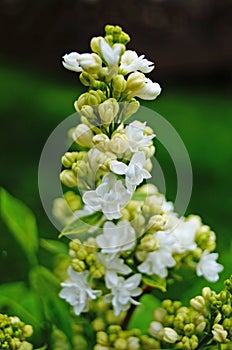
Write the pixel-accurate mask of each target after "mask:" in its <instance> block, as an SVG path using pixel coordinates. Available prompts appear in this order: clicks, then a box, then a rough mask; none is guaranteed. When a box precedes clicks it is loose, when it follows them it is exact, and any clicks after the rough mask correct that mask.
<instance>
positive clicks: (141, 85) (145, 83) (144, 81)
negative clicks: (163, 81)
mask: <svg viewBox="0 0 232 350" xmlns="http://www.w3.org/2000/svg"><path fill="white" fill-rule="evenodd" d="M125 91H127V93H128V95H127V98H128V99H131V98H132V97H139V98H142V99H144V100H154V99H155V98H156V97H157V96H159V94H160V93H161V87H160V85H159V84H158V83H153V82H152V81H151V79H149V78H146V76H145V75H144V74H143V73H140V72H134V73H131V74H130V75H129V76H128V79H127V86H126V90H125Z"/></svg>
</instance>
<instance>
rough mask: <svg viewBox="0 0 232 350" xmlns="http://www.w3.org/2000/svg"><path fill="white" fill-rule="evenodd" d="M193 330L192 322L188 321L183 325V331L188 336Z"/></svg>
mask: <svg viewBox="0 0 232 350" xmlns="http://www.w3.org/2000/svg"><path fill="white" fill-rule="evenodd" d="M194 331H195V326H194V324H193V323H188V324H186V325H185V326H184V333H185V335H187V336H188V337H189V336H191V335H193V333H194Z"/></svg>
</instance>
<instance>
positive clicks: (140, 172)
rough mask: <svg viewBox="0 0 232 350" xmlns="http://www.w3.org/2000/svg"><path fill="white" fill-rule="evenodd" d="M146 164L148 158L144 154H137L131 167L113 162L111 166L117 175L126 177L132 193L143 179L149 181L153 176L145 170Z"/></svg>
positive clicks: (127, 185)
mask: <svg viewBox="0 0 232 350" xmlns="http://www.w3.org/2000/svg"><path fill="white" fill-rule="evenodd" d="M145 162H146V156H145V153H144V152H137V153H135V154H134V155H133V156H132V158H131V160H130V163H129V165H126V164H125V163H122V162H119V161H117V160H113V161H112V162H111V164H110V169H111V171H113V173H115V174H119V175H125V176H126V187H127V188H128V190H129V191H130V192H133V191H134V190H135V188H136V186H138V185H139V184H141V182H143V179H149V178H150V177H151V174H150V173H149V172H148V171H147V170H145V169H144V168H143V167H144V164H145Z"/></svg>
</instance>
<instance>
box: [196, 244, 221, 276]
mask: <svg viewBox="0 0 232 350" xmlns="http://www.w3.org/2000/svg"><path fill="white" fill-rule="evenodd" d="M217 258H218V253H211V254H210V252H209V251H208V250H205V251H204V252H203V253H202V255H201V258H200V261H199V263H198V264H197V268H196V272H197V276H204V277H205V279H207V281H210V282H216V281H217V280H218V278H219V276H218V273H219V272H221V271H222V270H223V266H222V265H221V264H218V263H217V262H216V260H217Z"/></svg>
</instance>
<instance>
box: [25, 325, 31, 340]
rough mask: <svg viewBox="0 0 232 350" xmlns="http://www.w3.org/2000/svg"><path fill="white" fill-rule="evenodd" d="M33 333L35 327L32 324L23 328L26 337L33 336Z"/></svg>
mask: <svg viewBox="0 0 232 350" xmlns="http://www.w3.org/2000/svg"><path fill="white" fill-rule="evenodd" d="M32 334H33V328H32V326H31V325H29V324H26V325H25V326H24V328H23V335H24V337H25V338H28V337H31V336H32Z"/></svg>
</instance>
